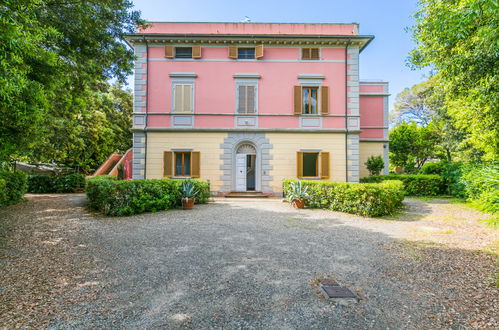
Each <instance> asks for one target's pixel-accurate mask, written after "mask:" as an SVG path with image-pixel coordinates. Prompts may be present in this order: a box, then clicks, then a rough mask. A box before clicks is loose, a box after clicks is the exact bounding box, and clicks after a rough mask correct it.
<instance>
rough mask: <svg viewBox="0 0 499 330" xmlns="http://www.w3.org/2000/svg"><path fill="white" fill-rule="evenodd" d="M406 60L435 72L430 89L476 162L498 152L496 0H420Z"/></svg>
mask: <svg viewBox="0 0 499 330" xmlns="http://www.w3.org/2000/svg"><path fill="white" fill-rule="evenodd" d="M420 7H421V8H420V10H419V11H418V12H417V13H416V14H415V18H416V23H417V24H416V26H414V27H413V29H412V30H413V37H414V40H415V42H416V49H414V50H413V51H412V52H411V54H410V58H409V61H410V63H411V64H412V65H413V67H415V68H421V67H430V68H432V70H434V71H435V76H434V78H433V79H434V81H435V82H436V84H435V87H436V90H435V92H436V93H438V94H440V95H441V97H442V99H443V102H444V104H445V108H446V113H447V114H448V116H449V117H450V118H451V119H452V120H453V122H454V124H455V127H456V128H458V129H460V130H463V131H465V132H467V133H468V134H466V137H465V139H466V142H467V143H468V145H469V146H470V147H472V148H475V149H476V150H479V151H480V152H481V154H482V160H485V161H490V160H497V159H498V153H499V107H498V104H499V98H498V85H499V63H498V58H499V15H498V14H497V13H498V12H499V4H498V2H497V0H420Z"/></svg>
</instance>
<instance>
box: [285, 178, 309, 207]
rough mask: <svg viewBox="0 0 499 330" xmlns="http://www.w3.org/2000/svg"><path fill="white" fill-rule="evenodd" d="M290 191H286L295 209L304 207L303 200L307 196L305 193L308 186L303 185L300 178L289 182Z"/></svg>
mask: <svg viewBox="0 0 499 330" xmlns="http://www.w3.org/2000/svg"><path fill="white" fill-rule="evenodd" d="M290 188H291V189H290V191H289V192H288V200H289V202H290V203H292V204H293V206H294V207H295V208H297V209H302V208H304V207H305V200H306V199H307V198H308V197H309V195H308V193H307V189H308V187H305V186H303V184H302V183H301V181H300V180H298V181H296V182H291V183H290Z"/></svg>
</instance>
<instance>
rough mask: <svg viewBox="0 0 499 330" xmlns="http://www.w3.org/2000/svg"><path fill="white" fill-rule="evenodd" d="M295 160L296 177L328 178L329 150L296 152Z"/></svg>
mask: <svg viewBox="0 0 499 330" xmlns="http://www.w3.org/2000/svg"><path fill="white" fill-rule="evenodd" d="M296 160H297V166H296V176H297V177H298V178H319V177H320V178H322V179H328V178H329V152H318V151H317V152H312V151H310V152H308V151H306V152H298V153H297V157H296Z"/></svg>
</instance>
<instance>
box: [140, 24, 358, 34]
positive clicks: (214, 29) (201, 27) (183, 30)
mask: <svg viewBox="0 0 499 330" xmlns="http://www.w3.org/2000/svg"><path fill="white" fill-rule="evenodd" d="M149 24H150V26H149V27H148V28H146V29H139V31H138V32H139V33H162V34H182V35H185V34H240V35H252V34H255V35H266V34H268V35H279V34H281V35H358V25H357V24H354V23H352V24H303V23H174V22H168V23H167V22H165V23H161V22H158V23H155V22H149Z"/></svg>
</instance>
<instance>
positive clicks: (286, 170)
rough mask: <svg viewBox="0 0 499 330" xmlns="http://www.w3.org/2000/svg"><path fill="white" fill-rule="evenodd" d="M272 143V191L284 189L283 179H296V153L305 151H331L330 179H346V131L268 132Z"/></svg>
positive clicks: (341, 180)
mask: <svg viewBox="0 0 499 330" xmlns="http://www.w3.org/2000/svg"><path fill="white" fill-rule="evenodd" d="M267 138H268V139H269V140H270V143H271V144H272V155H273V157H272V160H271V161H270V164H271V165H272V166H273V170H272V171H271V172H270V175H271V176H272V177H273V180H272V181H271V182H270V186H271V187H272V189H273V191H275V192H276V191H277V192H279V191H282V180H284V179H288V178H296V166H297V164H296V153H297V152H298V151H303V150H317V151H320V152H329V153H330V154H329V157H330V163H329V174H330V178H329V179H328V181H336V182H345V181H346V178H345V173H346V167H345V134H342V133H322V134H317V133H268V134H267Z"/></svg>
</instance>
